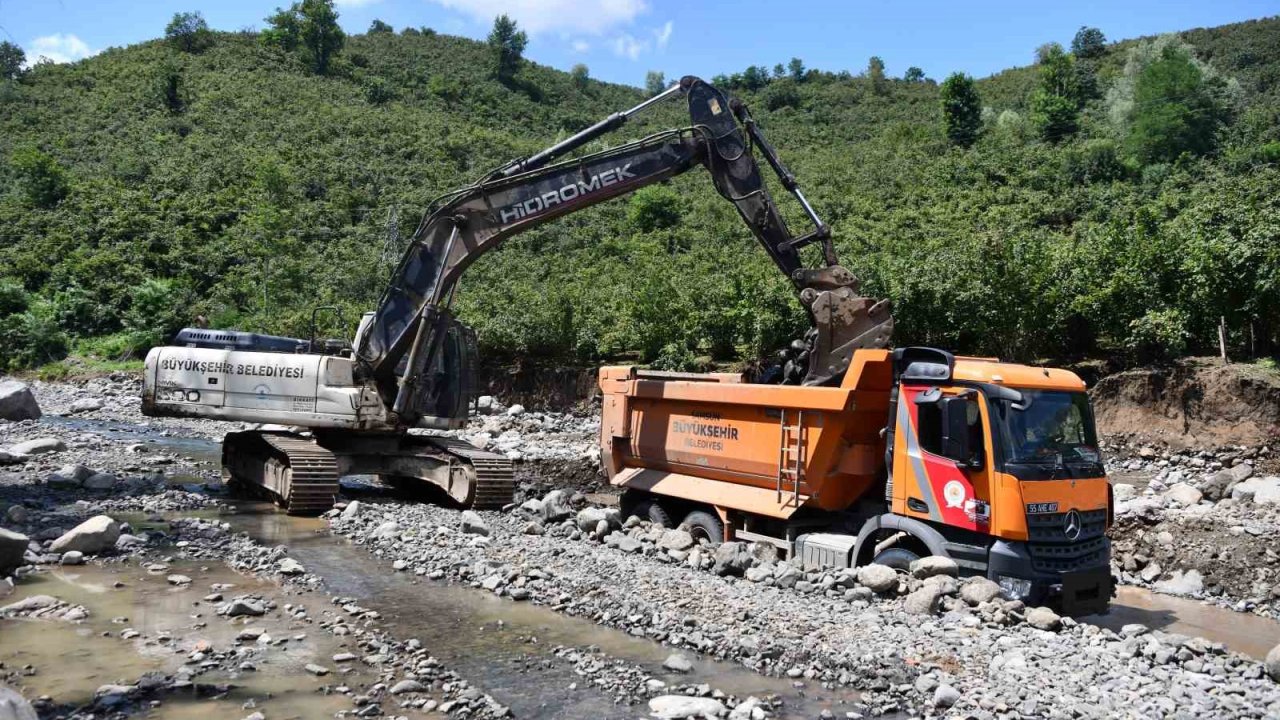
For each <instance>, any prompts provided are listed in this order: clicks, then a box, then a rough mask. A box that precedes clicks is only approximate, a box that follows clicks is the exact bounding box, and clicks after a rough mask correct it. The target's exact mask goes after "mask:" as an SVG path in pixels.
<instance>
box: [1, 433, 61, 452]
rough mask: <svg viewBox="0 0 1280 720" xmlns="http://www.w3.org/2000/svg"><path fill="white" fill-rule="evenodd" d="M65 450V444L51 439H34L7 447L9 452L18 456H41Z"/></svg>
mask: <svg viewBox="0 0 1280 720" xmlns="http://www.w3.org/2000/svg"><path fill="white" fill-rule="evenodd" d="M66 449H67V444H66V443H64V442H62V441H61V440H59V439H58V438H52V437H44V438H36V439H35V440H28V441H26V442H20V443H18V444H17V445H10V446H9V452H11V453H16V454H18V455H43V454H45V453H55V452H61V451H63V450H66Z"/></svg>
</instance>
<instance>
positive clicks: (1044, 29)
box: [0, 0, 1280, 85]
mask: <svg viewBox="0 0 1280 720" xmlns="http://www.w3.org/2000/svg"><path fill="white" fill-rule="evenodd" d="M283 4H286V0H0V38H2V39H7V40H10V41H11V42H16V43H17V44H19V45H21V46H22V47H23V48H24V49H25V50H26V51H27V55H28V56H29V59H30V60H32V61H34V60H35V59H36V58H37V57H39V56H41V55H44V56H47V57H49V58H50V59H52V60H55V61H71V60H76V59H80V58H83V57H87V56H89V55H91V54H93V53H95V52H99V51H101V50H103V49H105V48H107V47H111V46H120V45H128V44H131V43H135V42H139V41H141V40H146V39H149V38H153V37H156V36H158V35H160V34H161V33H162V32H163V30H164V25H165V24H166V23H167V22H168V20H169V18H170V17H172V15H173V13H174V12H177V11H185V10H199V11H200V12H201V13H203V14H204V17H205V18H206V19H207V20H208V22H209V24H210V25H211V26H212V27H214V28H216V29H219V30H238V29H242V28H246V27H255V28H261V27H263V26H264V25H265V23H264V22H263V18H264V17H266V16H267V15H268V14H269V13H271V12H272V10H273V9H274V8H275V7H276V6H277V5H283ZM336 4H337V5H338V10H339V13H340V14H341V18H340V21H341V23H342V25H343V27H344V28H345V29H346V30H347V31H348V32H364V31H365V30H366V29H367V28H368V27H369V22H370V21H371V20H373V19H374V18H380V19H382V20H384V21H386V22H389V23H391V24H392V25H394V26H395V27H396V29H400V28H402V27H404V26H406V25H413V26H429V27H432V28H435V29H436V30H438V31H440V32H444V33H450V34H454V35H465V36H468V37H474V38H483V37H484V36H485V34H487V32H488V29H489V26H490V25H491V24H492V18H493V17H494V15H496V14H497V13H500V12H506V13H508V14H509V15H511V16H512V17H514V18H516V20H517V21H518V22H519V23H520V25H521V26H522V27H524V28H525V29H526V30H527V31H529V34H530V40H529V47H528V49H527V50H526V52H525V55H526V56H527V57H529V58H531V59H533V60H535V61H537V62H540V63H545V64H548V65H552V66H554V67H558V68H562V69H568V68H569V67H571V66H572V65H573V64H575V63H579V62H581V63H586V64H587V66H588V67H589V68H590V69H591V75H592V76H593V77H596V78H599V79H602V80H609V81H612V82H622V83H629V84H632V85H642V84H643V82H644V76H645V72H646V71H648V70H661V71H663V72H665V73H666V74H667V76H668V77H669V78H671V77H678V76H680V75H684V74H695V75H701V76H704V77H711V76H713V75H716V74H719V73H732V72H737V71H740V70H742V69H743V68H745V67H746V66H748V65H765V66H768V67H772V66H773V65H774V64H775V63H778V62H782V63H785V62H786V61H787V60H788V59H790V58H791V57H793V56H796V57H800V58H802V59H803V60H804V62H805V64H806V65H807V66H809V67H816V68H821V69H824V70H842V69H848V70H851V71H853V72H860V71H861V70H862V69H864V68H865V67H866V63H867V58H869V57H870V56H872V55H879V56H880V57H882V58H883V59H884V61H885V65H886V69H887V71H888V73H889V74H890V75H895V76H896V75H901V74H902V73H903V71H905V70H906V69H907V68H908V67H910V66H912V65H918V66H920V67H921V68H924V70H925V73H926V74H927V75H928V76H929V77H933V78H941V77H943V76H945V75H947V74H948V73H950V72H952V71H955V70H962V71H965V72H968V73H970V74H972V75H975V76H978V77H982V76H986V75H990V74H991V73H993V72H997V71H999V70H1001V69H1004V68H1006V67H1010V66H1014V65H1025V64H1028V63H1029V62H1030V61H1031V59H1032V53H1033V51H1034V50H1035V48H1036V47H1037V46H1039V45H1040V44H1042V43H1045V42H1048V41H1051V40H1056V41H1058V42H1061V43H1063V44H1064V45H1065V44H1067V43H1069V42H1070V40H1071V37H1072V35H1074V34H1075V31H1076V30H1077V29H1078V28H1079V27H1080V26H1081V25H1092V26H1096V27H1099V28H1101V29H1102V30H1103V32H1104V33H1105V34H1106V36H1107V38H1108V39H1112V40H1118V39H1124V38H1131V37H1137V36H1140V35H1152V34H1157V33H1161V32H1168V31H1172V30H1183V29H1188V28H1193V27H1205V26H1211V25H1221V24H1224V23H1230V22H1236V21H1240V20H1247V19H1250V18H1260V17H1267V16H1270V15H1276V14H1280V0H1199V1H1190V0H1130V1H1126V0H1110V1H1109V2H1095V1H1093V0H1088V1H1082V2H1053V3H1046V2H1035V1H1034V0H1022V1H1008V0H1001V1H999V2H955V1H937V0H916V2H885V1H884V0H880V1H878V2H868V1H866V0H847V1H846V2H838V1H832V0H817V1H812V2H801V1H799V0H791V1H788V0H772V1H769V0H736V1H735V2H733V3H712V2H699V1H697V0H694V1H690V0H683V1H682V0H336Z"/></svg>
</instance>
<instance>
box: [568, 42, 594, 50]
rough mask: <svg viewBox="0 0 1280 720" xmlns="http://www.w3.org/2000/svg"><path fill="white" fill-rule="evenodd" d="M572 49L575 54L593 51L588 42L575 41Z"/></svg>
mask: <svg viewBox="0 0 1280 720" xmlns="http://www.w3.org/2000/svg"><path fill="white" fill-rule="evenodd" d="M572 47H573V51H574V52H579V53H584V52H587V51H589V50H591V43H589V42H587V41H586V40H574V41H573V43H572Z"/></svg>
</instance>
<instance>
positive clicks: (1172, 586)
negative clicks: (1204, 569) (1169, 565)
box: [1155, 570, 1204, 596]
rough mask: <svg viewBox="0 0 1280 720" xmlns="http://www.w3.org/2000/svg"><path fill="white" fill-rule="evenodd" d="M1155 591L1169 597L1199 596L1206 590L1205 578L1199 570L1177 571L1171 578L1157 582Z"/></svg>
mask: <svg viewBox="0 0 1280 720" xmlns="http://www.w3.org/2000/svg"><path fill="white" fill-rule="evenodd" d="M1155 590H1156V592H1162V593H1166V594H1168V595H1182V596H1189V595H1199V594H1200V593H1201V592H1202V591H1203V590H1204V577H1203V576H1202V575H1201V574H1200V571H1199V570H1187V571H1186V572H1182V571H1180V570H1175V571H1173V572H1172V573H1171V574H1170V575H1169V577H1167V578H1165V579H1164V580H1161V581H1160V582H1157V583H1156V584H1155Z"/></svg>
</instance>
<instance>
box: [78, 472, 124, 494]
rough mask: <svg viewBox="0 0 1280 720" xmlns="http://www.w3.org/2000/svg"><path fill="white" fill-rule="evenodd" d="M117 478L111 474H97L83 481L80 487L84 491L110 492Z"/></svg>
mask: <svg viewBox="0 0 1280 720" xmlns="http://www.w3.org/2000/svg"><path fill="white" fill-rule="evenodd" d="M116 482H117V478H116V476H115V475H112V474H111V473H105V472H98V473H94V474H92V475H90V476H89V477H87V478H85V479H84V483H83V484H82V485H81V486H80V487H83V488H84V489H85V490H110V489H111V488H113V487H115V486H116Z"/></svg>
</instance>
